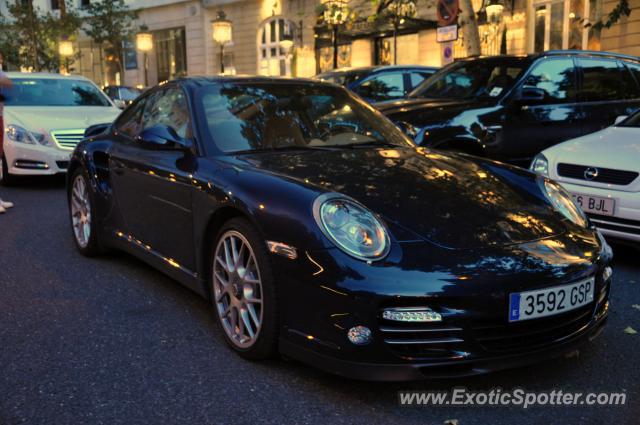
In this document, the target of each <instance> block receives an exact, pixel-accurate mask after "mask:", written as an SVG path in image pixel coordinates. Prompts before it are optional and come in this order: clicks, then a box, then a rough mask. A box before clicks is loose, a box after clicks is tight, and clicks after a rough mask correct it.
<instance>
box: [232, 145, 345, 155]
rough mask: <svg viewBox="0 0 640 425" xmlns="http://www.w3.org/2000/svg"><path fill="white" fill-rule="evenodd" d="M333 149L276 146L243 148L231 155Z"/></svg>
mask: <svg viewBox="0 0 640 425" xmlns="http://www.w3.org/2000/svg"><path fill="white" fill-rule="evenodd" d="M326 150H334V149H332V147H331V146H309V145H307V146H298V145H293V146H277V147H274V148H255V149H245V150H242V151H235V152H232V153H233V155H242V154H251V153H263V152H294V151H326Z"/></svg>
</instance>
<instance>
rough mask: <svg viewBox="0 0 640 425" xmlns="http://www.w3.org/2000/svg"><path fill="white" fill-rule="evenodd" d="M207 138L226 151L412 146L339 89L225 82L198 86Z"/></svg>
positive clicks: (384, 120) (323, 86) (379, 116)
mask: <svg viewBox="0 0 640 425" xmlns="http://www.w3.org/2000/svg"><path fill="white" fill-rule="evenodd" d="M197 102H198V103H199V105H198V106H199V109H200V110H201V111H202V113H203V114H204V117H205V121H206V129H207V130H208V131H209V136H210V137H208V138H207V140H211V141H212V142H213V143H215V146H216V147H217V148H218V149H219V150H221V151H223V152H243V151H244V152H251V151H261V150H276V149H323V148H344V147H354V146H358V145H361V146H364V145H367V146H370V145H380V146H385V145H396V146H411V145H412V143H411V141H410V140H409V139H408V138H407V137H406V136H405V135H404V134H403V133H402V132H401V131H400V130H399V129H398V128H397V127H396V126H394V125H393V124H392V123H391V122H390V121H388V120H387V119H386V118H384V117H383V116H382V115H381V114H380V113H379V112H377V111H375V110H374V109H373V108H371V107H370V106H368V105H366V104H365V103H363V102H362V101H360V100H357V99H356V98H355V97H354V96H353V95H351V94H349V92H348V91H347V90H345V89H342V88H340V87H332V86H326V85H313V84H294V83H286V84H282V83H280V84H274V83H246V84H245V83H224V84H216V85H210V86H207V87H204V88H202V89H200V90H198V95H197Z"/></svg>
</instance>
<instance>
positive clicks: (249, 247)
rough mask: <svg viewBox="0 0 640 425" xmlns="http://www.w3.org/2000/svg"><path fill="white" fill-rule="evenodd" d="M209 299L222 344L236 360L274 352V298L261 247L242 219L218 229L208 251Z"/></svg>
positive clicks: (267, 267)
mask: <svg viewBox="0 0 640 425" xmlns="http://www.w3.org/2000/svg"><path fill="white" fill-rule="evenodd" d="M211 285H212V288H211V289H212V291H211V293H212V299H213V307H214V311H215V315H216V318H217V320H218V323H219V324H220V326H221V327H222V330H223V331H224V336H225V339H226V341H227V343H228V344H229V345H230V346H231V348H233V349H234V350H235V351H236V352H237V353H238V354H240V355H241V356H242V357H245V358H247V359H252V360H258V359H264V358H266V357H269V356H271V355H272V354H274V353H275V349H276V343H277V333H278V319H277V317H278V314H277V300H276V294H275V285H274V282H273V274H272V270H271V265H270V262H269V257H268V253H267V251H266V248H265V243H264V241H263V240H262V239H261V237H260V235H259V233H258V232H257V231H256V230H255V229H254V227H253V226H252V225H251V224H250V223H249V222H248V221H246V220H244V219H241V218H234V219H232V220H230V221H228V222H227V223H226V224H225V225H224V226H223V227H222V229H221V230H220V232H219V234H218V237H217V239H216V243H215V247H214V249H213V260H212V268H211Z"/></svg>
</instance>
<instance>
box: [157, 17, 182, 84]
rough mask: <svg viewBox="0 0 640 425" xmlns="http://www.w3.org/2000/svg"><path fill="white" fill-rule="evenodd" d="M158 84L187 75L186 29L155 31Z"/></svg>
mask: <svg viewBox="0 0 640 425" xmlns="http://www.w3.org/2000/svg"><path fill="white" fill-rule="evenodd" d="M153 39H154V40H155V43H156V61H157V62H156V63H157V67H158V82H161V81H168V80H171V79H174V78H177V77H181V76H183V75H186V74H187V57H186V51H187V46H186V41H185V33H184V28H174V29H168V30H161V31H154V32H153Z"/></svg>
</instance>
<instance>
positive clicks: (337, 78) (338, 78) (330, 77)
mask: <svg viewBox="0 0 640 425" xmlns="http://www.w3.org/2000/svg"><path fill="white" fill-rule="evenodd" d="M365 75H367V72H366V71H347V72H327V73H326V74H320V75H318V76H316V78H318V79H320V80H323V81H329V82H330V83H336V84H340V85H341V86H346V85H348V84H351V83H353V82H354V81H357V80H359V79H361V78H363V77H364V76H365Z"/></svg>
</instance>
